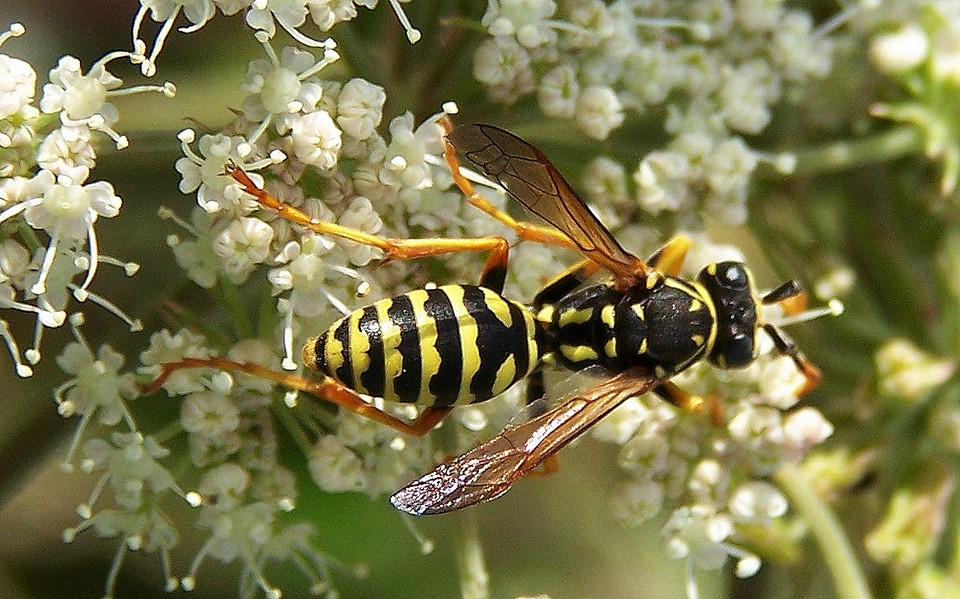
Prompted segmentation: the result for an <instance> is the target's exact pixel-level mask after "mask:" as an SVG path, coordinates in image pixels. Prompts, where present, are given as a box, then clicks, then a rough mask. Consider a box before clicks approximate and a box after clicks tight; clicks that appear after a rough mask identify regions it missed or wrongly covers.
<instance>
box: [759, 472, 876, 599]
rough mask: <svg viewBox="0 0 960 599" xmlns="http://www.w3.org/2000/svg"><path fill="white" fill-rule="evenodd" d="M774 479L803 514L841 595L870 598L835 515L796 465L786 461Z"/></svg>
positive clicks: (838, 594) (864, 580) (864, 581)
mask: <svg viewBox="0 0 960 599" xmlns="http://www.w3.org/2000/svg"><path fill="white" fill-rule="evenodd" d="M774 480H776V482H777V484H778V485H779V486H780V489H781V490H782V491H783V492H784V493H785V494H786V495H787V497H788V499H789V500H790V504H791V505H792V506H793V507H794V508H795V509H796V510H797V511H798V512H800V514H801V515H802V516H803V518H804V520H806V522H807V524H808V525H809V526H810V529H811V531H812V532H813V536H814V538H815V539H816V541H817V544H818V545H820V551H821V553H822V554H823V558H824V560H823V561H824V562H826V565H827V568H829V570H830V574H831V576H832V577H833V581H834V584H835V585H836V589H837V597H839V598H840V599H872V595H871V594H870V588H869V587H868V586H867V581H866V578H865V577H864V575H863V571H862V569H861V568H860V564H859V563H858V561H857V556H856V554H855V553H854V551H853V547H852V546H851V545H850V542H849V541H848V540H847V537H846V535H845V534H844V532H843V528H842V527H841V526H840V522H839V521H838V520H837V517H836V515H834V513H833V512H832V511H830V508H829V507H827V506H826V504H824V503H823V501H821V499H820V497H819V496H818V495H817V494H816V493H815V492H814V491H813V489H812V487H811V485H810V481H808V480H807V479H806V478H805V477H804V475H803V473H802V472H801V471H800V469H799V468H797V466H795V465H793V464H786V465H784V466H782V467H781V468H780V470H779V471H778V472H777V473H776V474H775V475H774Z"/></svg>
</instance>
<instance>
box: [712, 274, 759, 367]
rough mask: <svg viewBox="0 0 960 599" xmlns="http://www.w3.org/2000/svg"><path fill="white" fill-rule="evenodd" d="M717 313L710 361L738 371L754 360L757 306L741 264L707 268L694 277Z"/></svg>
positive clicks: (750, 284) (748, 275) (751, 287)
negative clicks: (711, 301) (715, 334)
mask: <svg viewBox="0 0 960 599" xmlns="http://www.w3.org/2000/svg"><path fill="white" fill-rule="evenodd" d="M697 282H699V283H700V284H701V285H703V287H704V288H705V289H706V290H707V293H708V294H709V295H710V299H711V300H713V305H714V306H715V307H716V311H717V337H716V340H715V341H714V343H713V347H712V348H711V350H710V355H709V359H710V361H711V362H712V363H713V364H715V365H717V366H719V367H720V368H741V367H743V366H746V365H748V364H750V363H751V362H752V361H753V360H754V359H755V358H756V357H757V356H756V353H757V330H758V309H757V306H758V302H759V300H758V299H757V296H756V293H755V292H754V290H753V283H752V281H751V280H750V271H749V270H747V267H746V266H744V265H743V264H742V263H741V262H715V263H713V264H708V265H707V266H705V267H704V268H703V270H701V271H700V274H699V275H697Z"/></svg>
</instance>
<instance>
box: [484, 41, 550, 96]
mask: <svg viewBox="0 0 960 599" xmlns="http://www.w3.org/2000/svg"><path fill="white" fill-rule="evenodd" d="M473 76H474V77H475V78H476V79H477V81H479V82H480V83H483V84H485V85H488V86H490V87H491V88H492V89H491V93H493V94H494V95H495V97H496V98H497V99H498V100H501V101H504V102H513V101H514V100H516V99H517V98H519V97H520V96H522V95H523V94H525V93H527V92H529V91H531V90H533V89H534V88H535V84H534V79H533V70H532V69H531V66H530V55H529V53H528V52H527V50H526V49H525V48H524V47H523V46H521V45H520V44H518V43H517V42H516V40H515V39H514V38H512V37H507V36H500V37H495V38H493V39H486V40H484V41H483V42H481V43H480V45H479V46H478V47H477V50H476V52H475V53H474V56H473Z"/></svg>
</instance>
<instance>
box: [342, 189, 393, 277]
mask: <svg viewBox="0 0 960 599" xmlns="http://www.w3.org/2000/svg"><path fill="white" fill-rule="evenodd" d="M337 222H338V223H339V224H341V225H343V226H345V227H350V228H352V229H359V230H361V231H364V232H366V233H372V234H377V233H379V232H380V230H381V229H382V228H383V220H381V218H380V215H379V214H377V212H376V211H375V210H374V209H373V204H371V203H370V200H368V199H367V198H365V197H363V196H357V197H355V198H354V199H353V200H352V201H351V202H350V204H349V205H348V206H347V209H346V210H344V211H343V213H342V214H340V218H339V219H337ZM341 244H342V245H343V248H344V249H345V250H346V253H347V259H348V260H350V262H352V263H353V264H356V265H358V266H362V265H364V264H366V263H368V262H370V261H371V260H373V259H374V258H376V257H378V256H380V254H381V252H380V250H379V249H377V248H373V247H370V246H369V245H364V244H361V243H353V242H350V241H346V240H345V241H341Z"/></svg>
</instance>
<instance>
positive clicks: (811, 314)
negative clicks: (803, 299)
mask: <svg viewBox="0 0 960 599" xmlns="http://www.w3.org/2000/svg"><path fill="white" fill-rule="evenodd" d="M843 310H844V307H843V302H841V301H840V300H839V299H837V298H833V299H831V300H830V301H829V302H827V305H826V306H822V307H820V308H812V309H810V310H804V311H803V312H800V313H799V314H789V315H785V316H782V317H781V318H775V319H772V320H770V321H768V324H772V325H773V326H775V327H785V326H790V325H792V324H798V323H801V322H807V321H808V320H813V319H815V318H820V317H821V316H840V315H841V314H843Z"/></svg>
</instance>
